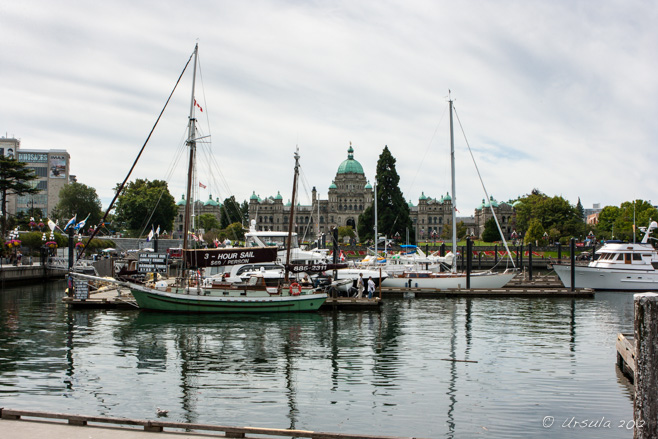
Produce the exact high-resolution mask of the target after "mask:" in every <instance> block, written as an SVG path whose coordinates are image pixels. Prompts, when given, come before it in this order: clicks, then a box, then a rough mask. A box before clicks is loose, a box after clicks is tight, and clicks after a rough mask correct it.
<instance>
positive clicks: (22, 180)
mask: <svg viewBox="0 0 658 439" xmlns="http://www.w3.org/2000/svg"><path fill="white" fill-rule="evenodd" d="M36 179H37V176H36V175H35V174H34V172H33V171H32V170H31V169H30V168H28V167H27V165H26V164H25V163H22V162H19V161H18V160H16V159H14V158H9V157H6V156H4V155H0V210H2V228H1V230H2V236H5V234H6V226H7V196H8V195H11V194H14V195H16V196H21V195H30V194H37V193H39V191H40V190H39V189H37V188H36V187H35V185H34V184H32V182H33V181H34V180H36Z"/></svg>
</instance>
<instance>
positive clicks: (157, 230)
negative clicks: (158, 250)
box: [155, 226, 160, 236]
mask: <svg viewBox="0 0 658 439" xmlns="http://www.w3.org/2000/svg"><path fill="white" fill-rule="evenodd" d="M155 234H156V236H160V226H158V228H157V229H155Z"/></svg>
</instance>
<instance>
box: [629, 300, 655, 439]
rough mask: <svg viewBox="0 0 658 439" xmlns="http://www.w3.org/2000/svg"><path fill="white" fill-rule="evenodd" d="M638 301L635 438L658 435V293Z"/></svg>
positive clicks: (634, 411) (636, 321) (641, 438)
mask: <svg viewBox="0 0 658 439" xmlns="http://www.w3.org/2000/svg"><path fill="white" fill-rule="evenodd" d="M634 301H635V379H634V382H635V403H634V404H633V420H634V421H635V435H634V438H635V439H649V438H656V437H658V398H656V396H657V395H658V294H656V293H639V294H635V296H634Z"/></svg>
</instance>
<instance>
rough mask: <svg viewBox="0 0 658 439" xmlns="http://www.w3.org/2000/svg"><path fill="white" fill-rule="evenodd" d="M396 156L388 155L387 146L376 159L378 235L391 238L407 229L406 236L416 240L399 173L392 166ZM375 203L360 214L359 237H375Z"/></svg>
mask: <svg viewBox="0 0 658 439" xmlns="http://www.w3.org/2000/svg"><path fill="white" fill-rule="evenodd" d="M395 162H396V160H395V158H394V157H393V155H391V152H390V150H389V149H388V146H384V150H383V151H382V153H381V155H380V156H379V160H378V161H377V175H376V177H375V181H376V184H377V223H378V224H377V225H378V232H379V234H380V235H385V236H387V237H388V238H393V237H394V236H396V235H398V236H400V237H403V236H406V233H407V229H408V230H409V239H410V240H411V242H415V237H414V236H413V234H414V232H413V223H412V222H411V216H410V212H409V205H408V204H407V202H406V201H405V199H404V196H403V195H402V191H401V190H400V186H399V183H400V176H399V175H398V173H397V170H396V169H395ZM374 216H375V215H374V203H373V205H372V206H369V207H367V208H366V210H365V211H364V212H363V213H362V214H361V216H360V217H359V237H360V238H361V239H362V240H365V239H371V238H374Z"/></svg>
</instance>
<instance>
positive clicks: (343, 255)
mask: <svg viewBox="0 0 658 439" xmlns="http://www.w3.org/2000/svg"><path fill="white" fill-rule="evenodd" d="M339 257H340V262H345V254H344V253H343V251H342V250H341V251H340V255H339Z"/></svg>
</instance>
